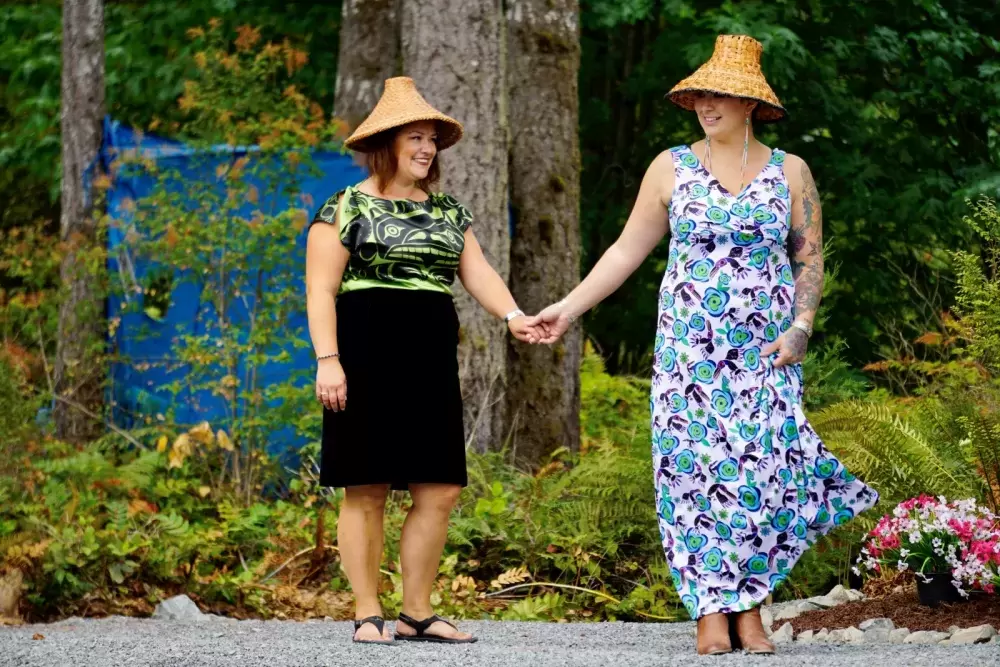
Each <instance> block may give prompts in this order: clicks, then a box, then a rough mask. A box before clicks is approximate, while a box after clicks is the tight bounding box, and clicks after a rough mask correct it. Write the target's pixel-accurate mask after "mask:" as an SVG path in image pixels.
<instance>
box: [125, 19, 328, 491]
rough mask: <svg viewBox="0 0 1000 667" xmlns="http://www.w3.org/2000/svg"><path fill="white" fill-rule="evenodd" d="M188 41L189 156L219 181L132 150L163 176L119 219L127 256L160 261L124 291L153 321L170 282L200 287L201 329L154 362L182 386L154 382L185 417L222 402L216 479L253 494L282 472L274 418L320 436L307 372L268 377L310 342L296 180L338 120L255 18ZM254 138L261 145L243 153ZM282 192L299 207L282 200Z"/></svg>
mask: <svg viewBox="0 0 1000 667" xmlns="http://www.w3.org/2000/svg"><path fill="white" fill-rule="evenodd" d="M189 37H190V38H191V39H192V42H193V44H194V53H193V55H192V60H193V61H194V63H195V67H194V78H192V79H190V80H188V81H187V82H186V83H185V86H184V89H185V93H184V95H183V97H181V99H180V100H179V104H180V107H181V109H182V110H184V112H185V113H186V115H185V116H184V125H183V128H184V131H185V134H187V135H188V136H190V137H193V138H197V140H195V145H196V146H200V147H202V149H203V150H202V153H201V154H200V157H195V158H193V159H192V162H193V164H194V167H193V169H194V173H200V174H203V175H204V177H205V178H206V179H208V180H209V181H210V182H211V179H214V183H213V185H214V186H215V187H205V184H204V183H203V182H201V181H199V180H197V179H192V178H191V177H190V176H189V175H188V174H186V173H181V172H180V171H178V170H177V169H175V168H174V167H173V165H172V163H171V161H170V159H169V158H162V159H160V160H158V161H152V160H150V159H148V158H147V157H146V156H145V155H142V154H136V155H134V156H129V155H127V154H126V155H124V156H123V160H124V162H125V164H124V166H123V167H121V168H122V169H125V170H127V171H140V170H141V171H143V172H145V173H147V174H149V175H151V176H153V177H154V178H155V179H156V185H155V187H154V188H153V190H152V192H151V193H150V194H149V195H148V196H145V197H143V198H142V199H140V200H139V201H135V202H131V205H130V206H129V207H128V208H129V210H130V215H128V216H127V217H125V218H123V219H121V220H115V221H113V223H112V224H116V225H121V226H122V230H121V232H122V234H121V236H122V238H124V242H123V243H122V245H121V247H120V249H119V252H121V253H123V254H127V255H129V256H130V262H129V265H139V264H147V265H151V266H153V267H155V268H154V269H153V270H151V271H150V272H149V273H148V274H147V275H146V276H139V277H138V278H137V280H141V281H143V282H145V287H144V290H143V291H144V294H143V297H142V298H141V299H140V298H138V297H137V296H136V295H135V294H134V292H135V291H136V290H135V289H131V290H129V289H126V290H125V291H123V293H122V296H123V300H124V303H125V304H126V306H125V308H126V311H128V310H132V311H138V310H140V309H141V311H142V312H144V313H145V314H146V315H148V316H150V317H151V318H153V319H157V318H158V317H159V316H160V315H161V314H162V312H163V310H164V309H166V308H168V307H169V305H170V304H169V294H170V290H171V288H174V287H176V286H179V285H180V284H182V283H184V282H188V283H189V284H191V285H193V286H194V287H195V288H196V289H197V290H198V291H199V299H200V303H201V304H202V307H201V308H199V311H198V314H197V317H198V320H199V321H198V325H197V326H195V327H193V328H192V329H186V330H184V331H179V332H178V334H177V335H176V336H175V337H174V338H173V339H172V350H171V355H170V357H169V358H167V359H165V360H163V361H159V362H156V363H161V364H164V365H166V366H167V367H169V368H170V369H171V370H173V371H175V372H178V374H177V377H178V379H177V380H176V381H174V382H171V383H170V384H168V385H167V386H164V387H159V388H157V389H158V391H160V392H165V393H168V394H170V395H172V396H173V400H172V401H171V406H170V409H169V410H167V411H166V412H165V413H164V414H163V416H162V417H161V418H165V419H166V421H167V423H172V422H174V421H176V415H177V411H178V409H179V408H181V407H183V406H184V405H185V402H186V401H192V402H195V401H197V400H198V398H197V396H198V393H199V392H206V393H208V394H211V395H214V396H216V397H218V398H219V399H221V401H222V403H223V404H224V406H225V411H226V418H225V421H224V423H223V424H221V426H222V427H223V428H222V431H223V435H224V436H225V437H227V438H229V439H230V441H231V445H230V449H229V450H228V451H229V452H230V453H229V455H228V465H227V466H225V468H224V473H223V474H224V479H223V480H219V482H220V483H222V482H225V483H232V484H234V485H236V486H237V487H239V488H240V490H241V493H242V495H243V496H244V497H245V498H248V499H249V498H250V497H252V496H253V495H254V494H256V492H257V491H258V490H259V488H260V487H261V485H263V484H264V483H265V482H269V483H270V482H276V481H278V480H277V479H276V477H275V475H273V474H267V473H265V471H264V470H263V469H262V466H264V465H265V457H264V453H265V451H266V449H267V445H268V439H269V437H270V435H271V433H272V432H273V431H274V430H275V429H274V425H275V424H288V425H290V426H293V427H295V428H298V429H299V430H300V431H303V432H308V431H312V432H313V434H315V430H316V427H317V425H318V424H317V418H316V415H311V414H310V411H309V410H308V409H306V406H307V405H312V403H310V402H308V401H309V400H310V398H311V397H312V391H311V389H309V388H308V387H307V386H306V384H307V383H306V382H304V380H305V379H306V378H304V377H302V374H301V373H299V374H295V375H294V376H293V377H291V378H288V380H289V381H287V382H270V381H266V380H265V376H264V373H265V368H266V367H267V366H268V364H271V363H282V362H287V361H288V359H289V358H290V354H291V353H292V351H293V350H295V349H297V348H302V347H305V346H307V345H308V343H307V337H306V332H305V331H303V330H299V329H292V328H289V327H288V325H287V323H288V321H290V320H291V319H292V317H293V315H294V314H295V312H296V311H297V310H298V309H300V308H301V307H302V302H301V291H300V287H299V286H300V284H301V273H302V266H301V264H300V260H299V259H298V256H297V255H296V254H295V253H292V252H289V248H294V247H296V246H297V244H298V243H299V239H300V237H301V234H302V231H303V229H304V228H305V225H306V221H307V219H308V213H307V211H306V208H307V207H308V206H310V204H311V202H308V201H306V200H305V199H304V198H303V197H302V196H301V195H300V192H299V185H298V184H299V183H300V181H301V179H302V178H304V177H306V176H309V175H314V174H315V167H314V166H313V164H312V163H311V161H310V153H309V149H310V148H312V147H315V146H319V145H328V144H329V143H330V141H331V140H332V138H333V134H334V132H335V130H336V125H335V124H333V123H330V122H328V121H327V120H326V118H325V116H324V113H323V111H322V109H321V108H319V106H318V105H317V104H315V103H313V102H310V101H309V100H308V99H307V98H306V97H305V96H304V95H302V94H301V93H299V92H298V91H297V90H296V88H295V84H294V75H295V74H296V73H297V68H298V67H301V65H302V64H304V63H305V62H306V60H307V57H306V54H305V53H303V52H301V51H298V50H296V49H294V48H292V47H290V46H289V45H287V44H286V45H282V46H277V45H274V44H260V41H261V39H260V34H259V32H258V31H257V30H255V29H253V28H249V27H243V28H241V29H240V30H239V31H238V37H237V38H236V39H235V40H234V41H233V43H232V44H231V43H230V40H228V39H227V38H225V37H224V36H223V35H222V33H221V29H220V28H217V27H212V28H209V29H208V31H205V30H203V29H200V28H193V29H191V30H190V31H189ZM236 91H238V94H237V92H236ZM220 138H224V139H225V141H226V142H227V144H228V146H229V148H231V149H232V158H231V159H229V160H227V159H225V157H224V156H225V155H226V153H225V152H224V150H220V149H218V148H214V147H212V146H211V144H213V143H214V142H215V141H218V140H219V139H220ZM250 144H252V145H255V146H256V147H257V149H256V150H255V151H254V152H247V151H245V150H243V149H242V147H243V146H246V145H250ZM220 157H222V159H220ZM213 170H214V171H213ZM278 198H286V199H287V201H288V202H289V203H288V204H286V205H283V206H278V205H276V201H277V200H278ZM174 283H176V285H175V284H174ZM128 287H132V286H131V285H128ZM125 361H126V362H128V361H129V360H125ZM132 363H142V364H147V363H150V362H149V361H148V360H146V359H143V360H139V361H137V362H132ZM299 380H303V381H299ZM302 415H308V416H307V417H304V418H303V417H302ZM139 416H140V417H145V418H146V419H147V420H149V419H152V418H154V417H155V415H139ZM209 436H211V434H210V433H209Z"/></svg>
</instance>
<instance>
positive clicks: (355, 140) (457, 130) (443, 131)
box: [344, 113, 464, 153]
mask: <svg viewBox="0 0 1000 667" xmlns="http://www.w3.org/2000/svg"><path fill="white" fill-rule="evenodd" d="M426 120H430V121H435V122H436V123H437V126H438V141H437V149H438V150H439V151H443V150H444V149H446V148H450V147H452V146H454V145H455V144H457V143H458V142H459V141H460V140H461V139H462V135H463V134H464V130H463V128H462V124H461V123H459V122H458V121H457V120H455V119H454V118H450V117H448V116H446V115H444V114H443V113H416V114H413V115H411V116H404V117H401V118H399V117H397V118H393V119H392V120H391V121H387V122H385V123H379V124H375V125H369V126H367V127H365V126H364V125H362V127H359V128H358V129H357V131H355V133H354V134H352V135H351V136H350V138H349V139H347V141H345V142H344V145H345V146H347V148H349V149H351V150H352V151H357V152H359V153H370V152H372V151H374V150H376V149H377V148H378V147H379V146H380V145H381V143H382V141H383V136H382V135H383V134H384V133H386V132H389V131H391V130H397V129H399V128H401V127H403V126H405V125H409V124H410V123H416V122H420V121H426Z"/></svg>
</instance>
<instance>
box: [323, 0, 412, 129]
mask: <svg viewBox="0 0 1000 667" xmlns="http://www.w3.org/2000/svg"><path fill="white" fill-rule="evenodd" d="M400 2H401V0H344V3H343V6H342V10H341V25H340V50H339V52H338V56H337V88H336V91H335V93H334V102H333V114H334V116H336V117H337V118H340V119H341V120H343V121H345V122H346V123H347V126H348V130H349V131H353V130H354V128H356V127H357V126H358V125H359V124H360V123H361V121H363V120H364V119H365V116H367V115H368V114H369V112H371V110H372V109H373V108H375V103H376V102H378V98H379V96H380V95H381V94H382V89H383V87H384V83H385V80H386V79H388V78H390V77H392V76H395V75H396V73H397V72H398V69H399V26H400V19H401V13H400V10H401V7H400Z"/></svg>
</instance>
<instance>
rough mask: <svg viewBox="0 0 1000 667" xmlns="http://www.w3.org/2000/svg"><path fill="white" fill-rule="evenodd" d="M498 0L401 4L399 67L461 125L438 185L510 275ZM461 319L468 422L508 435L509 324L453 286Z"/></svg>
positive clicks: (487, 440) (485, 445)
mask: <svg viewBox="0 0 1000 667" xmlns="http://www.w3.org/2000/svg"><path fill="white" fill-rule="evenodd" d="M502 28H503V16H502V9H501V2H500V0H420V1H419V2H417V1H415V0H414V1H411V2H406V3H404V5H403V23H402V52H403V72H404V73H405V74H406V75H407V76H410V77H412V78H413V79H414V81H415V82H416V84H417V88H418V89H419V90H420V92H421V93H422V94H423V95H424V97H426V98H427V100H428V101H429V102H430V103H431V104H433V105H434V106H436V107H437V108H438V109H440V110H441V111H442V112H444V113H446V114H448V115H450V116H452V117H453V118H456V119H457V120H458V121H459V122H461V123H462V124H463V125H464V126H465V138H464V139H462V141H460V142H459V143H458V144H457V145H456V146H455V147H453V148H450V149H448V150H447V151H446V152H444V153H443V154H442V175H443V176H442V183H441V189H442V190H444V191H446V192H449V193H450V194H452V195H454V196H455V197H457V198H458V199H459V201H461V202H462V203H464V204H465V205H466V206H468V208H469V210H470V211H472V214H473V215H474V216H475V222H474V223H473V230H474V231H475V234H476V238H477V239H478V240H479V243H480V244H481V245H482V247H483V251H484V252H485V254H486V258H487V259H488V260H489V262H490V264H492V265H493V268H495V269H496V270H497V272H498V273H499V274H500V275H501V276H502V277H503V278H504V279H505V280H506V279H507V275H508V272H509V268H510V234H509V231H508V224H507V220H508V215H507V126H506V117H505V114H506V106H505V100H504V91H505V88H504V80H505V69H506V62H505V58H504V56H503V53H502V44H503V41H502V40H503V34H502ZM456 303H457V305H458V312H459V317H460V319H461V322H462V337H461V343H460V347H459V364H460V369H461V374H462V394H463V397H464V400H465V420H466V424H465V428H466V433H467V435H468V437H470V438H471V439H472V442H473V445H474V446H475V447H476V449H478V450H480V451H485V450H488V449H497V448H500V447H502V445H503V444H504V443H503V440H504V438H505V437H506V435H507V434H506V432H505V428H504V427H505V415H504V413H505V412H506V401H505V399H504V393H503V385H504V382H505V378H506V366H507V351H506V333H507V332H506V329H505V328H504V326H503V323H502V322H498V321H497V320H495V319H494V318H493V317H492V316H490V315H489V314H488V313H487V312H485V311H484V310H483V309H482V307H480V306H479V304H477V303H476V302H475V301H474V300H473V299H472V298H471V297H470V296H469V295H468V294H467V293H465V291H464V290H461V289H459V288H456Z"/></svg>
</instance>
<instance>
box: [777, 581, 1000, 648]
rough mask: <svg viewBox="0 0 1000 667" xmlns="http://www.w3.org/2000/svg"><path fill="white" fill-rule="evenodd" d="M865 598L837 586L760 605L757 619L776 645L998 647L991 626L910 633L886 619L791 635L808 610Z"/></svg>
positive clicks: (997, 641)
mask: <svg viewBox="0 0 1000 667" xmlns="http://www.w3.org/2000/svg"><path fill="white" fill-rule="evenodd" d="M864 599H865V596H864V594H862V593H861V592H860V591H855V590H852V589H849V588H844V587H843V586H840V585H838V586H836V587H834V589H833V590H831V591H830V592H829V593H827V594H826V595H821V596H819V597H814V598H809V599H807V600H792V601H791V602H780V603H778V604H774V605H767V606H763V607H761V609H760V616H761V620H762V621H763V623H764V629H765V630H767V632H768V633H769V634H770V636H771V641H773V642H774V643H775V644H787V643H790V642H792V641H795V642H797V643H802V644H813V643H828V644H938V645H940V646H951V645H958V644H985V643H987V642H993V643H994V644H1000V634H998V633H997V630H996V628H994V627H993V626H992V625H977V626H975V627H972V628H964V629H963V628H959V627H958V626H957V625H954V626H952V627H951V628H949V629H948V632H934V631H932V630H918V631H917V632H910V630H909V628H897V627H896V626H895V624H894V623H893V622H892V620H890V619H888V618H872V619H868V620H867V621H864V622H863V623H861V624H860V625H859V626H858V627H856V628H855V627H850V628H843V629H839V630H827V629H826V628H823V629H821V630H819V631H818V632H815V631H813V630H805V631H803V632H800V633H799V634H798V635H796V636H793V634H794V629H793V628H792V624H791V623H788V621H790V620H792V619H793V618H796V617H798V616H800V615H802V614H804V613H806V612H809V611H819V610H820V609H830V608H831V607H836V606H838V605H842V604H846V603H847V602H855V601H858V600H864ZM782 621H784V623H782ZM775 623H780V624H781V625H780V626H779V627H778V629H777V630H774V631H773V632H772V630H771V628H772V627H773V626H774V624H775Z"/></svg>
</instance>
